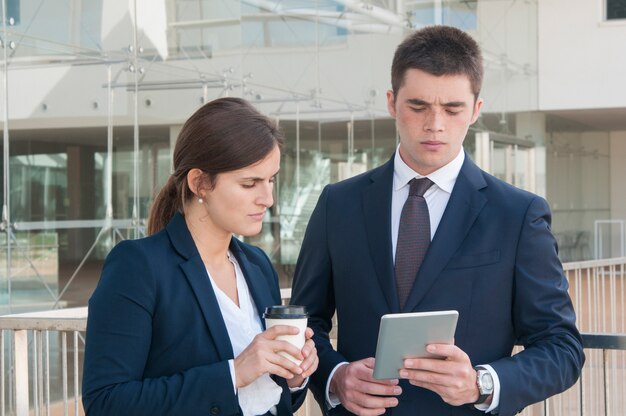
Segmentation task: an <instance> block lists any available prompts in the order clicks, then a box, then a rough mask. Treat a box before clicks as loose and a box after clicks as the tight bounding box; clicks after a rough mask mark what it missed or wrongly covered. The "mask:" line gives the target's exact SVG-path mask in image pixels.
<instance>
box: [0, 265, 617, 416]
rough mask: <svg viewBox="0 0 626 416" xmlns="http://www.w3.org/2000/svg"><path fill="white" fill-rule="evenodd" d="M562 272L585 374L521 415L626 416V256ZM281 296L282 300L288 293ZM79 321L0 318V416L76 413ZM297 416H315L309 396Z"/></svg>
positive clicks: (80, 317) (82, 314) (53, 316)
mask: <svg viewBox="0 0 626 416" xmlns="http://www.w3.org/2000/svg"><path fill="white" fill-rule="evenodd" d="M564 269H565V272H566V274H567V277H568V280H569V282H570V294H571V296H572V300H573V302H574V307H575V309H576V311H577V314H578V326H579V328H580V329H581V331H583V341H584V344H585V354H586V356H587V361H586V363H585V368H584V369H583V374H582V376H581V378H580V380H579V381H578V382H577V383H576V385H575V386H573V387H572V388H571V389H569V390H568V391H566V392H564V393H562V394H560V395H557V396H554V397H552V398H550V399H548V400H546V401H545V402H542V403H538V404H535V405H533V406H530V407H528V408H527V409H525V410H524V412H523V413H522V414H523V415H524V416H540V415H541V416H551V415H559V416H560V415H591V416H597V415H606V416H609V415H626V310H625V305H626V298H625V295H626V258H619V259H607V260H594V261H589V262H577V263H568V264H565V265H564ZM281 296H282V298H283V302H285V301H287V300H288V299H289V298H290V296H291V290H289V289H282V290H281ZM86 321H87V308H86V307H84V308H73V309H61V310H53V311H45V312H35V313H25V314H14V315H6V316H0V354H1V356H0V373H1V374H2V377H1V378H0V416H4V415H17V416H22V415H29V414H33V415H35V416H36V415H56V414H64V415H68V414H70V413H71V414H73V415H82V414H83V409H82V403H81V398H80V385H81V375H82V354H83V351H84V331H85V328H86ZM68 337H69V338H70V339H71V340H72V341H71V342H68ZM298 414H299V415H303V416H309V415H317V414H320V412H319V410H318V409H317V406H316V405H315V404H314V403H313V402H312V399H311V398H308V399H307V401H306V403H305V405H304V406H303V407H302V409H301V410H300V411H299V412H298Z"/></svg>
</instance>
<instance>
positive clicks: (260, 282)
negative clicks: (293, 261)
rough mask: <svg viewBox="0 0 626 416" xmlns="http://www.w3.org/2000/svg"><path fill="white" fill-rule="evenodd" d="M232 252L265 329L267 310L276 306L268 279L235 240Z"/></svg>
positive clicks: (232, 243)
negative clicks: (268, 307)
mask: <svg viewBox="0 0 626 416" xmlns="http://www.w3.org/2000/svg"><path fill="white" fill-rule="evenodd" d="M230 250H231V252H232V253H233V254H234V255H235V258H236V259H237V262H238V263H239V267H241V271H242V272H243V275H244V277H245V279H246V283H247V284H248V290H249V291H250V295H251V296H252V300H253V301H254V304H255V306H256V308H257V311H258V313H259V317H260V318H261V324H262V325H263V328H265V320H264V319H263V313H264V312H265V308H266V307H267V306H272V305H274V304H275V300H274V298H273V296H272V292H271V291H270V285H269V284H268V281H267V278H266V277H265V276H264V275H263V272H262V271H261V269H260V268H259V266H257V265H256V264H254V263H252V262H250V261H249V260H248V257H247V256H246V254H245V253H244V252H243V251H242V250H241V248H240V245H239V241H237V240H236V239H235V238H233V239H232V241H231V243H230Z"/></svg>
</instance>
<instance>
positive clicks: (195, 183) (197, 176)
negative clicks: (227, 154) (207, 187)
mask: <svg viewBox="0 0 626 416" xmlns="http://www.w3.org/2000/svg"><path fill="white" fill-rule="evenodd" d="M203 176H204V172H202V171H201V170H200V169H197V168H193V169H191V170H190V171H189V172H187V186H188V187H189V189H190V190H191V192H193V193H194V195H196V196H198V197H202V195H200V192H202V187H201V184H202V179H203V178H202V177H203Z"/></svg>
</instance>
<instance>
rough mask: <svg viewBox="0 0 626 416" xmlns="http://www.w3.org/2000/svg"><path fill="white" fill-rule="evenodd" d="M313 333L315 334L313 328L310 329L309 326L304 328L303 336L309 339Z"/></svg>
mask: <svg viewBox="0 0 626 416" xmlns="http://www.w3.org/2000/svg"><path fill="white" fill-rule="evenodd" d="M314 334H315V333H314V332H313V330H312V329H311V328H307V329H306V331H304V337H305V338H306V339H311V338H313V335H314Z"/></svg>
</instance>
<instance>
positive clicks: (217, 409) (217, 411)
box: [209, 406, 220, 415]
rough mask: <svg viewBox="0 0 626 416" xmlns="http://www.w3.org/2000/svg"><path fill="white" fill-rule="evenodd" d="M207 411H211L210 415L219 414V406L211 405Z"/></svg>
mask: <svg viewBox="0 0 626 416" xmlns="http://www.w3.org/2000/svg"><path fill="white" fill-rule="evenodd" d="M209 412H211V414H212V415H219V414H220V408H219V407H218V406H213V407H211V410H209Z"/></svg>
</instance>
